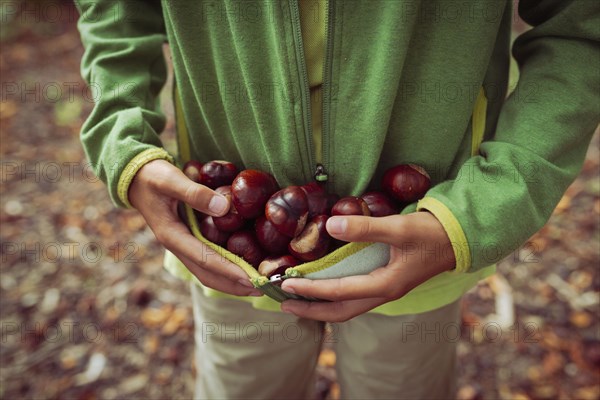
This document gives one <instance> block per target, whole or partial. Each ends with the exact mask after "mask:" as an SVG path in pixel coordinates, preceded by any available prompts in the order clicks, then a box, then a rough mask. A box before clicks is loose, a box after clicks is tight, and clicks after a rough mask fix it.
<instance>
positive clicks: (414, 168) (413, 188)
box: [381, 164, 431, 203]
mask: <svg viewBox="0 0 600 400" xmlns="http://www.w3.org/2000/svg"><path fill="white" fill-rule="evenodd" d="M381 186H382V187H383V190H384V191H385V192H387V194H389V195H390V196H391V197H392V198H394V199H396V200H398V201H400V202H402V203H412V202H415V201H417V200H419V199H421V198H423V196H425V193H427V191H428V190H429V188H430V187H431V178H430V177H429V175H428V174H427V171H425V170H424V169H423V168H422V167H420V166H418V165H415V164H402V165H397V166H395V167H392V168H390V169H388V170H387V171H385V173H384V174H383V179H382V184H381Z"/></svg>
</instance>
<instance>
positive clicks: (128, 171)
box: [117, 147, 173, 208]
mask: <svg viewBox="0 0 600 400" xmlns="http://www.w3.org/2000/svg"><path fill="white" fill-rule="evenodd" d="M154 160H167V161H168V162H170V163H173V157H172V156H171V155H170V154H169V153H168V152H167V151H166V150H165V149H163V148H160V147H153V148H151V149H147V150H144V151H142V152H141V153H139V154H138V155H136V156H135V157H133V158H132V159H131V161H129V163H128V164H127V165H126V166H125V168H124V169H123V172H122V173H121V175H120V176H119V183H118V184H117V195H118V196H119V200H121V202H123V204H124V205H125V207H127V208H133V206H132V205H131V203H130V202H129V194H128V193H129V185H131V182H132V181H133V178H134V177H135V174H137V172H138V171H139V170H140V168H142V167H143V166H144V165H146V164H147V163H149V162H150V161H154Z"/></svg>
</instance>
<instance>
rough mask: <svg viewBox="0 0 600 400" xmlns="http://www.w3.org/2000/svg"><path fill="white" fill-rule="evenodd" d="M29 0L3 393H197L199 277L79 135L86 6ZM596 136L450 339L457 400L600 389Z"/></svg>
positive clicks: (9, 115) (5, 264)
mask: <svg viewBox="0 0 600 400" xmlns="http://www.w3.org/2000/svg"><path fill="white" fill-rule="evenodd" d="M19 4H20V3H19V2H12V3H6V2H3V3H2V8H1V9H0V11H1V13H0V16H1V17H2V25H1V28H0V29H1V31H0V33H1V34H2V41H1V42H0V43H1V52H0V71H1V81H2V99H1V102H0V124H1V125H0V127H1V133H0V139H1V143H0V154H1V157H2V161H1V165H2V166H1V174H2V177H1V182H2V187H1V189H0V194H1V201H0V209H1V211H0V223H1V235H0V238H1V240H2V249H1V253H0V256H1V257H2V263H1V267H0V273H1V279H0V296H1V307H0V312H1V314H0V324H1V351H0V397H1V398H5V399H19V398H25V399H30V398H50V399H51V398H57V399H58V398H74V399H100V398H101V399H110V398H117V397H118V398H140V399H141V398H144V399H149V398H153V399H159V398H160V399H164V398H189V397H190V396H191V395H192V390H193V376H194V374H195V369H194V364H193V361H192V357H191V354H192V351H193V346H194V344H193V319H192V314H191V307H190V298H189V294H188V290H187V285H186V284H184V283H182V282H180V281H178V280H177V279H175V278H173V277H171V276H170V275H169V274H168V273H166V272H165V271H164V270H163V269H162V267H161V261H162V254H163V250H162V249H161V247H160V246H159V245H158V243H157V242H156V240H155V238H154V236H153V234H152V232H151V231H150V230H149V229H148V228H147V227H146V225H145V223H144V220H143V219H142V218H141V217H140V215H138V214H137V213H136V212H135V211H131V210H121V209H116V208H115V207H114V206H113V205H112V203H111V201H110V199H109V198H108V195H107V192H106V189H105V187H104V185H103V184H102V183H101V182H100V181H99V180H98V179H97V178H95V177H94V175H93V173H92V172H91V169H90V168H89V164H87V162H86V161H85V157H84V153H83V150H82V148H81V145H80V144H79V141H78V132H79V129H80V127H81V124H82V123H83V121H84V119H85V116H86V115H87V114H88V113H89V111H90V109H91V107H92V102H91V101H90V97H91V96H90V93H89V92H88V91H87V90H86V89H85V86H84V83H83V82H82V80H81V78H80V75H79V60H80V57H81V55H82V52H83V49H82V46H81V44H80V41H79V36H78V34H77V31H76V27H75V21H76V17H77V16H76V13H75V12H74V9H73V8H72V6H70V5H68V4H66V3H64V4H63V3H61V2H58V3H52V2H45V3H43V2H42V3H27V4H28V7H32V8H30V10H33V11H31V12H29V13H22V12H20V13H19V12H17V13H13V12H12V11H10V10H13V9H12V8H9V7H5V6H8V5H10V6H11V7H12V6H13V5H19ZM43 4H46V5H48V4H50V5H52V7H54V8H49V7H48V6H46V9H44V8H43V6H42V5H43ZM36 7H37V8H36ZM9 11H10V12H9ZM5 22H6V23H5ZM165 98H166V97H165ZM165 102H166V100H165ZM166 105H168V104H166ZM167 108H168V107H167ZM172 130H173V126H172V122H169V124H168V126H167V131H166V133H165V135H164V136H165V144H166V145H167V146H170V147H171V148H172V146H173V139H172ZM598 141H599V140H598V134H596V136H595V138H594V140H593V143H592V145H591V147H590V149H589V151H588V155H587V158H586V161H585V163H584V165H583V170H582V172H581V174H580V176H579V177H578V179H577V180H576V181H575V182H574V183H573V184H572V185H571V187H570V188H569V189H568V191H567V192H566V194H565V196H564V197H563V199H562V200H561V202H560V203H559V204H558V206H557V208H556V210H555V212H554V214H553V216H552V218H551V219H550V221H549V222H548V224H547V225H546V226H545V227H544V228H543V229H542V230H541V231H540V232H538V233H537V234H535V235H534V236H533V237H532V238H531V239H530V240H529V242H528V243H527V244H526V245H524V246H522V247H521V248H520V249H519V250H518V251H516V252H515V253H514V254H513V255H511V256H510V257H508V258H507V259H506V260H504V261H503V262H501V263H500V265H499V267H498V271H499V272H498V274H497V275H495V276H494V277H492V278H490V279H488V280H486V281H484V282H482V283H481V284H480V285H479V286H477V287H476V288H474V289H473V290H471V291H470V292H469V293H468V294H467V295H466V296H465V297H464V299H463V303H462V327H461V333H460V338H459V337H458V336H457V335H456V334H455V333H454V332H450V331H448V332H442V333H441V334H442V335H444V336H443V338H442V339H444V340H457V341H458V351H459V394H458V396H459V397H460V398H463V399H476V398H482V399H494V398H501V399H534V398H535V399H555V398H561V399H599V398H600V382H599V379H600V341H599V326H600V325H599V321H598V289H599V288H600V273H599V270H598V266H599V259H600V245H599V243H600V240H599V239H600V232H599V229H598V228H599V218H600V195H599V193H600V181H599V173H598V170H599V166H600V164H599V163H600V154H599V146H598V144H599V143H598ZM334 364H335V355H334V354H333V353H332V352H331V351H330V350H329V348H328V347H327V346H326V347H325V349H324V350H323V353H322V356H321V358H320V361H319V374H320V379H319V382H318V388H319V391H320V396H321V398H337V397H338V395H339V392H338V389H337V386H336V383H335V372H334V369H333V366H334Z"/></svg>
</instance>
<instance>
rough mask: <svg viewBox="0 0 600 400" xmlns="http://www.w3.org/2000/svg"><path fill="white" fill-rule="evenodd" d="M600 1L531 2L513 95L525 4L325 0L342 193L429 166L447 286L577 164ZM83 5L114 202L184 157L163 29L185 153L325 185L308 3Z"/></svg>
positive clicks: (512, 234)
mask: <svg viewBox="0 0 600 400" xmlns="http://www.w3.org/2000/svg"><path fill="white" fill-rule="evenodd" d="M599 4H600V3H598V2H596V1H593V0H579V1H577V0H572V1H565V0H541V1H530V0H521V1H520V6H519V15H520V17H521V18H523V19H524V20H525V21H526V22H527V23H529V24H531V25H532V26H533V29H531V30H530V31H528V32H526V33H525V34H523V35H521V36H520V37H519V38H518V39H517V40H516V42H515V43H514V45H513V48H512V52H513V55H514V57H515V59H516V60H517V62H518V65H519V72H520V79H519V83H518V85H517V86H516V87H515V88H514V92H513V94H512V95H511V96H510V97H508V99H505V95H506V93H507V89H508V88H507V82H508V70H509V61H510V42H511V38H510V34H511V22H512V19H513V12H512V1H510V0H509V1H503V0H487V1H484V0H473V1H469V0H458V1H450V0H432V1H419V0H411V1H404V0H394V1H390V0H386V1H341V0H330V1H329V3H328V12H327V21H326V23H327V32H326V54H325V61H324V70H323V110H322V115H323V119H322V149H323V164H324V167H325V169H326V171H327V174H328V176H329V180H328V189H329V190H330V191H332V192H335V193H338V194H340V195H358V194H360V193H362V192H364V191H366V190H367V189H369V188H376V187H378V185H379V182H380V179H381V176H382V174H383V172H384V171H385V170H386V169H387V168H389V167H391V166H393V165H396V164H401V163H415V164H419V165H421V166H423V167H424V168H425V169H426V170H427V171H428V173H429V174H430V175H431V177H432V181H433V186H432V188H431V189H430V190H429V192H428V193H427V195H426V197H425V198H424V199H423V200H421V201H420V202H419V203H418V204H416V205H411V206H409V207H408V208H407V209H406V210H405V211H404V212H408V211H414V210H415V209H417V210H428V211H430V212H431V213H433V214H434V215H435V216H436V217H437V218H438V219H439V220H440V222H441V223H442V225H443V226H444V228H445V229H446V232H447V233H448V235H449V237H450V239H451V241H452V242H453V245H454V252H455V257H456V260H457V265H456V270H455V272H453V273H449V276H450V278H443V279H445V281H444V284H443V285H441V286H440V285H436V290H437V291H438V292H440V291H442V292H443V291H444V290H452V288H453V287H454V288H456V287H458V286H461V285H459V284H458V283H457V282H458V281H459V280H460V279H461V278H460V275H465V276H468V275H471V276H473V277H476V278H477V279H479V277H481V276H482V275H481V271H482V270H483V269H484V267H487V266H489V265H491V264H494V263H496V262H497V261H499V260H501V259H502V258H504V257H505V256H507V255H508V254H510V253H511V252H512V251H514V250H515V249H516V248H518V247H519V246H521V245H522V244H523V243H524V242H525V241H526V240H527V239H528V238H529V237H530V236H531V235H532V234H533V233H535V232H536V231H537V230H538V229H540V228H541V227H542V226H543V225H544V223H545V222H546V221H547V219H548V218H549V216H550V215H551V213H552V210H553V209H554V207H555V205H556V204H557V202H558V201H559V199H560V198H561V196H562V194H563V193H564V191H565V189H566V188H567V186H568V185H569V184H570V183H571V182H572V180H573V179H574V178H575V176H576V175H577V173H578V171H579V170H580V168H581V165H582V161H583V159H584V155H585V152H586V149H587V146H588V144H589V141H590V139H591V136H592V134H593V131H594V129H595V127H596V126H597V124H598V112H599V109H598V108H599V90H600V74H599V70H598V65H600V52H599V40H600V28H599V26H600V5H599ZM78 7H79V10H80V12H81V17H80V20H79V24H78V26H79V29H80V32H81V37H82V41H83V43H84V46H85V54H84V57H83V60H82V74H83V76H84V78H85V79H86V80H87V81H88V82H89V84H90V85H91V86H92V87H93V88H94V89H96V92H97V93H98V95H97V96H96V98H97V103H96V105H95V107H94V109H93V111H92V113H91V115H90V116H89V118H88V120H87V121H86V123H85V124H84V126H83V128H82V133H81V139H82V142H83V145H84V147H85V150H86V153H87V155H88V157H89V159H90V161H91V162H92V163H93V164H94V165H95V172H96V173H97V175H98V176H99V177H100V178H101V179H102V180H104V181H105V182H106V183H107V185H108V188H109V191H110V194H111V197H112V199H113V200H114V202H115V203H116V204H117V205H120V206H129V202H128V199H127V188H128V186H129V183H130V182H131V179H132V178H133V176H134V175H135V172H136V171H137V170H138V169H139V168H140V167H141V166H142V165H143V164H144V163H145V162H147V161H150V160H153V159H157V158H165V159H170V155H168V154H167V153H166V152H165V151H164V150H163V149H162V147H161V141H160V138H159V133H160V132H161V130H162V129H163V128H164V124H165V119H164V116H163V115H162V114H161V112H160V111H159V109H158V107H157V94H158V93H159V91H160V89H161V88H162V86H163V83H164V81H165V77H166V68H165V62H164V59H163V53H162V44H163V43H164V42H165V41H168V43H169V45H170V49H171V54H172V62H173V66H174V73H175V78H176V86H177V91H178V93H179V100H180V101H179V102H180V113H179V114H180V118H179V120H178V121H177V122H178V124H179V125H185V126H186V128H187V132H188V134H189V135H188V137H187V139H186V141H188V142H189V148H188V149H186V152H188V153H189V154H188V155H187V156H188V157H191V158H193V159H198V160H200V161H207V160H211V159H226V160H230V161H232V162H234V163H236V164H237V165H239V166H243V167H245V168H258V169H262V170H265V171H268V172H270V173H272V174H273V175H274V176H275V177H276V179H277V180H278V182H279V183H280V184H281V185H282V186H286V185H290V184H302V183H305V182H308V181H310V180H311V179H313V174H314V171H315V168H316V161H315V154H314V148H315V145H314V143H313V136H312V132H311V115H310V96H309V95H310V93H309V87H308V82H307V73H306V66H305V62H304V59H303V50H302V37H301V28H300V21H299V11H298V4H297V0H287V1H264V0H256V1H239V0H238V1H236V0H226V1H199V2H195V1H163V2H162V4H159V3H158V2H146V1H132V0H128V1H126V2H119V1H99V0H92V1H89V2H88V1H78ZM480 94H481V95H480ZM478 99H479V100H478ZM476 100H477V107H476ZM476 115H479V118H477V119H476V118H475V116H476ZM474 122H475V123H474ZM480 136H481V137H480ZM478 272H479V274H477V273H478ZM442 275H445V274H442ZM436 278H437V277H436ZM434 279H435V278H434ZM475 281H476V279H471V280H469V282H470V283H469V285H472V284H473V283H474V282H475ZM469 285H463V286H464V287H462V286H461V288H460V292H461V293H462V292H463V291H464V290H466V288H468V287H467V286H469ZM448 301H449V300H448ZM411 310H412V311H414V309H411Z"/></svg>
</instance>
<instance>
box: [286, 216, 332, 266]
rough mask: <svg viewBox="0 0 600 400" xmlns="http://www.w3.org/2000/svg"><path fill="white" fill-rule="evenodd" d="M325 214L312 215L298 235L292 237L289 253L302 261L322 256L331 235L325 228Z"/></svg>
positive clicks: (327, 246) (326, 217) (327, 247)
mask: <svg viewBox="0 0 600 400" xmlns="http://www.w3.org/2000/svg"><path fill="white" fill-rule="evenodd" d="M328 218H329V217H328V216H327V215H317V216H316V217H313V218H312V219H311V220H310V221H309V222H308V223H307V224H306V227H304V230H303V231H302V233H300V235H298V236H297V237H295V238H294V239H292V241H291V242H290V244H289V246H288V249H289V251H290V254H291V255H293V256H294V257H296V258H298V259H300V260H302V261H313V260H316V259H317V258H321V257H323V256H324V255H325V254H326V253H327V250H328V249H329V244H330V243H331V236H329V234H328V233H327V229H325V223H326V222H327V219H328Z"/></svg>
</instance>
